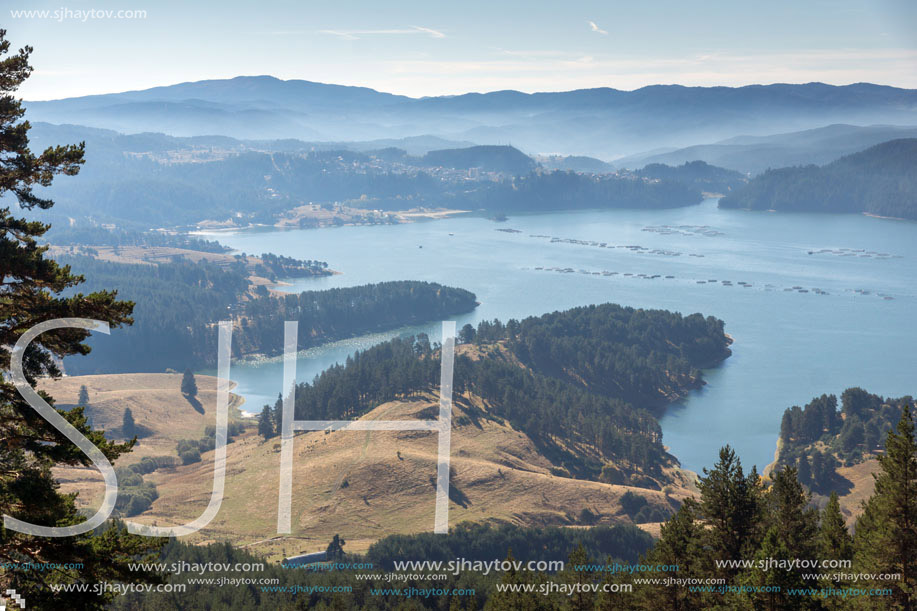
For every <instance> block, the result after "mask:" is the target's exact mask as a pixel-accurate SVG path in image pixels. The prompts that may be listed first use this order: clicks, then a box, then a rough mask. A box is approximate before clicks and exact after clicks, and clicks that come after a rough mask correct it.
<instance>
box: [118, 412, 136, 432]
mask: <svg viewBox="0 0 917 611" xmlns="http://www.w3.org/2000/svg"><path fill="white" fill-rule="evenodd" d="M121 435H122V436H123V437H125V438H127V439H133V438H134V437H136V436H137V423H136V422H134V414H133V412H131V408H127V409H126V410H124V418H123V419H122V421H121Z"/></svg>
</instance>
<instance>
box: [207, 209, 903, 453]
mask: <svg viewBox="0 0 917 611" xmlns="http://www.w3.org/2000/svg"><path fill="white" fill-rule="evenodd" d="M498 229H516V230H519V231H520V232H521V233H510V232H504V231H498ZM218 235H219V239H220V241H221V242H223V243H225V244H227V245H229V246H231V247H233V248H235V249H238V250H239V251H243V252H246V253H249V254H261V253H263V252H273V253H277V254H282V255H287V256H292V257H297V258H303V259H319V260H324V261H327V262H328V263H329V265H330V267H331V268H333V269H335V270H337V271H339V272H341V273H340V274H338V275H335V276H332V277H327V278H321V279H309V280H298V281H295V282H294V283H293V286H291V287H289V290H291V291H301V290H310V289H325V288H331V287H341V286H353V285H358V284H365V283H369V282H379V281H383V280H407V279H410V280H429V281H435V282H440V283H443V284H449V285H453V286H458V287H462V288H465V289H468V290H471V291H473V292H474V293H476V294H477V296H478V300H479V301H480V302H481V305H480V306H479V307H478V308H477V309H476V310H475V311H474V312H472V313H470V314H467V315H464V316H460V317H457V318H456V320H457V322H458V325H459V326H461V325H463V324H464V323H466V322H471V323H476V322H477V321H479V320H482V319H492V318H500V319H503V320H506V319H508V318H511V317H515V318H519V317H524V316H529V315H537V314H542V313H544V312H548V311H553V310H558V309H565V308H570V307H573V306H578V305H585V304H590V303H602V302H615V303H620V304H623V305H629V306H634V307H643V308H664V309H667V310H674V311H679V312H682V313H685V314H688V313H693V312H701V313H703V314H705V315H713V316H716V317H718V318H722V319H723V320H724V321H725V322H726V331H727V333H729V334H730V335H731V336H732V337H733V338H734V339H735V343H734V344H733V346H732V349H733V355H732V356H731V357H730V358H729V359H727V360H726V361H725V362H724V363H723V364H722V365H721V366H719V367H717V368H715V369H712V370H709V371H707V372H705V378H706V380H707V385H706V386H705V387H704V388H703V389H702V390H700V391H697V392H694V393H692V394H691V395H690V396H689V397H687V398H686V399H685V400H684V401H682V402H681V403H679V404H677V405H674V406H672V407H671V408H669V410H668V412H667V413H666V415H665V416H664V417H663V418H662V420H661V424H662V429H663V442H664V443H665V445H667V446H668V447H669V448H670V451H671V452H672V453H673V454H674V455H675V456H676V457H677V458H678V459H679V460H680V461H681V463H682V465H683V466H684V467H686V468H688V469H692V470H699V469H700V468H702V467H704V466H709V465H711V464H712V463H713V462H714V460H715V459H716V454H717V451H718V449H719V447H720V446H722V445H723V444H726V443H729V444H732V446H733V447H735V448H736V449H737V450H738V452H739V454H740V456H741V457H742V460H743V463H744V464H745V465H746V466H750V465H752V464H756V465H758V467H759V469H760V468H762V467H763V466H764V465H766V464H767V463H769V462H770V461H771V460H772V459H773V454H774V447H775V443H776V439H777V433H778V431H779V427H780V418H781V416H782V414H783V410H784V409H786V408H787V407H789V406H791V405H803V404H804V403H805V402H807V401H808V400H809V399H811V398H812V397H814V396H816V395H820V394H822V393H840V392H841V391H843V390H844V389H845V388H847V387H849V386H862V387H864V388H866V389H867V390H869V391H871V392H876V393H880V394H884V395H890V396H899V395H904V394H915V391H917V388H915V384H914V372H915V371H917V350H915V346H917V325H915V324H914V323H913V317H914V314H915V311H917V310H915V305H917V289H915V280H917V255H915V253H914V249H913V246H914V245H915V244H917V223H911V222H902V221H893V220H886V219H876V218H869V217H865V216H859V215H814V214H772V213H759V212H745V211H727V210H719V209H718V208H717V207H716V202H715V201H713V200H708V201H705V202H704V203H702V204H700V205H698V206H693V207H689V208H679V209H674V210H655V211H642V210H614V211H581V212H563V213H551V214H539V215H525V216H514V217H512V218H511V219H510V220H509V221H508V222H506V223H494V222H492V221H488V220H486V219H483V218H479V217H459V218H452V219H446V220H439V221H431V222H422V223H414V224H406V225H393V226H367V227H339V228H328V229H319V230H289V231H282V230H276V229H255V230H245V231H239V232H234V233H224V232H221V233H219V234H218ZM533 236H555V237H557V238H561V239H573V240H579V241H585V242H589V241H594V242H599V243H603V242H604V243H606V246H605V247H600V246H598V245H588V244H577V243H571V242H554V243H552V242H551V240H550V239H549V238H545V237H533ZM625 246H631V247H637V246H639V247H641V248H639V249H638V248H624V247H625ZM810 252H811V253H812V254H809V253H810ZM674 253H679V254H678V255H677V256H676V255H675V254H674ZM537 267H542V268H558V267H559V268H572V270H574V271H573V272H567V273H565V272H558V271H546V270H537V269H535V268H537ZM603 271H605V272H617V274H616V275H607V276H606V275H601V272H603ZM593 272H599V273H598V275H596V274H594V273H593ZM624 274H633V275H632V276H625V275H624ZM639 274H644V275H645V276H656V275H658V277H656V278H646V277H641V276H639ZM666 276H674V278H666ZM710 280H716V282H709V281H710ZM723 281H729V282H731V283H732V285H731V286H726V285H723ZM700 282H703V283H700ZM740 282H742V283H748V284H750V286H744V285H742V284H739V283H740ZM792 287H801V288H797V289H794V288H792ZM816 289H818V291H819V292H816ZM803 291H808V292H803ZM857 291H860V292H857ZM864 292H868V294H864ZM418 331H424V332H426V333H428V334H429V335H430V337H431V339H433V340H438V339H439V323H438V322H437V323H433V324H430V325H424V326H421V327H414V328H410V329H400V330H398V331H396V332H392V333H386V334H378V335H373V336H367V337H361V338H355V339H351V340H345V341H341V342H336V343H334V344H329V345H326V346H323V347H320V348H316V349H312V350H309V351H307V352H305V353H303V354H302V357H301V359H300V362H299V365H298V379H299V380H300V381H311V379H312V378H313V377H314V376H315V375H316V374H317V373H319V372H320V371H322V370H323V369H325V368H327V367H328V366H330V365H331V364H334V363H336V362H340V361H342V360H343V359H345V358H346V357H347V355H348V354H351V353H352V352H353V351H354V350H357V349H360V348H365V347H368V346H370V345H372V344H373V343H376V342H379V341H383V340H385V339H388V338H389V337H392V336H394V335H404V334H409V333H416V332H418ZM282 334H283V330H282V329H281V328H278V329H277V343H278V346H280V344H281V337H282ZM231 377H232V379H233V380H235V381H237V382H238V383H239V386H238V387H237V388H236V391H235V392H237V393H239V394H241V395H242V396H244V397H245V398H246V402H247V404H246V406H245V407H244V408H243V409H247V410H248V411H253V412H254V411H259V410H260V408H261V406H262V405H263V404H264V403H266V402H271V403H272V402H273V401H274V400H275V399H276V397H277V394H278V392H279V391H280V387H281V379H282V371H281V364H280V362H279V361H278V360H273V361H270V360H269V361H262V362H255V363H252V362H242V363H234V364H233V369H232V373H231Z"/></svg>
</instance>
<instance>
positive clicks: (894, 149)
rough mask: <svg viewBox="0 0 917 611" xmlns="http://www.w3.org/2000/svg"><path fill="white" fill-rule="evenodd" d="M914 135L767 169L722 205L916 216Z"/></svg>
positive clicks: (912, 217)
mask: <svg viewBox="0 0 917 611" xmlns="http://www.w3.org/2000/svg"><path fill="white" fill-rule="evenodd" d="M915 158H917V139H914V138H904V139H900V140H891V141H889V142H884V143H882V144H878V145H876V146H873V147H871V148H868V149H866V150H865V151H861V152H859V153H854V154H853V155H847V156H845V157H841V158H840V159H838V160H836V161H833V162H831V163H829V164H827V165H824V166H816V165H808V166H804V167H789V168H779V169H769V170H767V171H766V172H764V173H763V174H760V175H759V176H756V177H755V178H753V179H752V180H751V181H750V182H749V183H748V185H747V186H746V187H744V188H742V189H740V190H738V191H736V192H734V193H732V194H730V195H729V196H727V197H724V198H722V199H721V200H720V204H719V205H720V206H721V207H723V208H747V209H750V210H785V211H789V212H834V213H837V212H866V213H869V214H875V215H879V216H890V217H898V218H907V219H915V218H917V164H915V163H914V159H915Z"/></svg>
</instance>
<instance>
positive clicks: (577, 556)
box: [561, 543, 595, 611]
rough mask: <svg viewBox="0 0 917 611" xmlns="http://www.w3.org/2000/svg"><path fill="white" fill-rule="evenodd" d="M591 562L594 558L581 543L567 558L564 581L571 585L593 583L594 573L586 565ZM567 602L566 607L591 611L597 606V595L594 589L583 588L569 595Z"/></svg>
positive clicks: (579, 610)
mask: <svg viewBox="0 0 917 611" xmlns="http://www.w3.org/2000/svg"><path fill="white" fill-rule="evenodd" d="M591 563H592V560H591V559H590V558H589V554H588V553H587V552H586V548H585V547H583V544H582V543H580V544H579V545H577V546H576V547H575V548H574V549H573V551H571V552H570V556H569V558H567V566H566V569H565V570H564V572H563V573H562V574H561V578H562V579H563V581H564V583H567V584H570V585H574V584H578V583H582V584H587V583H592V581H593V578H594V575H593V573H592V572H591V571H588V570H586V567H587V566H588V565H589V564H591ZM577 569H579V570H577ZM566 603H567V604H566V608H567V609H570V610H571V611H590V610H591V609H592V608H594V607H595V596H594V593H593V592H592V591H588V592H587V591H584V590H582V589H581V590H580V591H578V592H574V593H573V595H572V596H570V597H568V599H567V601H566Z"/></svg>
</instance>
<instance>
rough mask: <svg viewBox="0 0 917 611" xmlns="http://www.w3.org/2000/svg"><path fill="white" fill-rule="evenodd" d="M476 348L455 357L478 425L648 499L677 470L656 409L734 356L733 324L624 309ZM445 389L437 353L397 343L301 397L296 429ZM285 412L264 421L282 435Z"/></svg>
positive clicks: (354, 360)
mask: <svg viewBox="0 0 917 611" xmlns="http://www.w3.org/2000/svg"><path fill="white" fill-rule="evenodd" d="M463 335H464V336H465V337H466V339H467V336H468V332H467V331H464V332H463ZM474 336H475V337H474V344H473V345H472V346H470V347H469V349H468V350H464V349H463V350H459V354H457V355H456V360H455V374H454V383H453V388H454V390H455V392H457V393H468V394H469V395H473V396H474V397H477V398H478V399H480V401H482V402H483V403H482V405H483V407H482V410H481V413H480V414H479V417H482V418H499V419H501V420H505V421H507V422H509V423H510V424H511V425H512V426H513V427H514V428H516V429H518V430H521V431H523V432H524V433H525V434H526V435H528V436H529V438H531V439H532V441H533V442H534V443H535V444H536V445H537V446H538V447H539V448H540V449H541V450H542V451H543V452H544V453H545V455H547V456H549V457H551V460H552V461H554V462H555V463H556V464H560V465H563V467H564V469H565V470H566V471H567V472H568V474H572V475H574V476H576V477H585V478H591V479H598V480H602V481H607V482H610V483H630V484H637V485H645V486H649V487H659V485H660V483H662V482H664V481H665V477H664V476H663V473H662V469H663V468H665V467H668V466H672V465H674V464H675V462H676V461H675V460H674V459H673V458H672V457H671V456H670V455H669V454H668V453H667V452H666V451H665V449H664V448H663V446H662V433H661V431H660V429H659V424H658V422H657V421H656V418H655V417H654V415H653V412H652V411H651V409H652V408H658V407H660V406H663V405H665V404H667V403H668V402H670V401H672V400H674V399H675V398H677V397H678V396H680V395H681V394H682V393H684V392H686V391H687V390H688V389H691V388H697V387H699V386H700V385H701V384H703V381H702V378H701V374H700V370H699V369H700V368H701V367H707V366H711V365H713V364H715V363H717V362H719V361H721V360H722V359H724V358H726V357H727V356H728V355H729V354H730V351H729V349H728V347H727V346H728V344H729V340H728V338H727V337H726V336H725V334H724V332H723V323H722V321H719V320H717V319H714V318H712V317H709V318H704V317H703V316H701V315H699V314H694V315H691V316H686V317H685V316H681V315H680V314H673V313H670V312H665V311H662V310H635V309H633V308H623V307H621V306H617V305H613V304H605V305H601V306H588V307H583V308H575V309H572V310H568V311H566V312H555V313H553V314H547V315H545V316H541V317H531V318H527V319H525V320H523V321H521V322H519V321H516V320H510V321H508V322H507V323H506V324H503V323H501V322H499V321H487V322H482V323H481V324H480V325H479V327H478V329H477V331H476V332H474ZM561 363H563V365H561ZM438 379H439V352H438V347H437V346H435V345H432V344H431V343H430V341H429V339H428V338H427V337H425V336H420V337H418V338H411V339H394V340H392V341H390V342H387V343H384V344H380V345H378V346H375V347H373V348H370V349H368V350H365V351H362V352H358V353H356V354H355V355H354V356H353V357H351V358H349V359H348V360H347V362H346V363H345V364H343V365H338V366H335V367H332V368H330V369H328V370H326V371H324V372H323V373H322V374H321V375H319V376H318V377H316V379H315V381H314V382H313V383H311V384H302V385H300V386H299V387H298V389H297V394H296V417H297V418H298V419H309V420H327V419H349V418H354V417H358V416H360V415H362V414H364V413H366V412H367V411H369V410H371V409H373V408H374V407H375V406H376V405H379V404H381V403H384V402H387V401H393V400H395V399H399V398H411V397H414V396H416V395H418V394H420V393H421V392H423V391H426V390H428V389H430V388H431V387H434V386H435V385H436V384H437V383H438ZM279 408H280V405H279V403H278V404H276V405H274V406H273V408H271V407H269V406H265V410H264V414H263V415H262V419H264V420H271V421H272V424H271V425H270V426H269V427H268V428H269V429H270V430H271V431H272V432H273V434H276V433H277V431H278V430H279V426H278V424H279Z"/></svg>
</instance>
